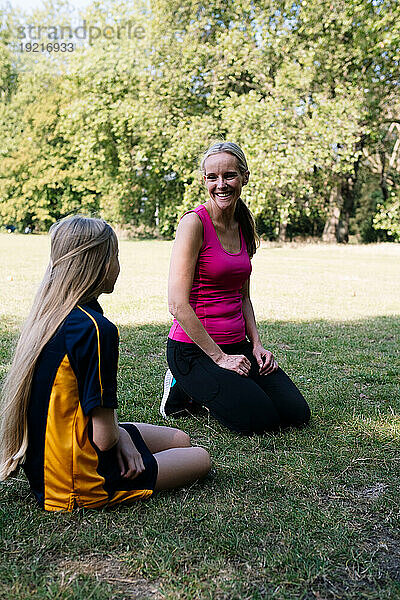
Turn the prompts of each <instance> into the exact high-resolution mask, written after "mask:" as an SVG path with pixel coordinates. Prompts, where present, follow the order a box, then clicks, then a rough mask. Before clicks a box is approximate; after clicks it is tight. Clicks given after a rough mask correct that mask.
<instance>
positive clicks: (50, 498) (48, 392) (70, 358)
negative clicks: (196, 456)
mask: <svg viewBox="0 0 400 600" xmlns="http://www.w3.org/2000/svg"><path fill="white" fill-rule="evenodd" d="M118 344H119V335H118V329H117V327H116V326H115V325H114V324H113V323H111V322H110V321H109V320H108V319H106V318H105V317H104V316H103V311H102V309H101V307H100V305H99V304H98V302H97V301H96V300H94V301H91V302H90V303H88V304H86V305H78V306H77V307H76V308H74V310H72V311H71V313H70V314H69V315H68V317H67V318H66V319H65V321H64V322H63V324H62V325H61V327H60V328H59V329H58V331H57V333H56V334H55V335H54V336H53V338H52V339H51V340H50V341H49V342H48V343H47V344H46V346H45V347H44V349H43V351H42V352H41V354H40V356H39V359H38V362H37V364H36V368H35V374H34V378H33V385H32V390H31V396H30V402H29V407H28V440H29V441H28V449H27V453H26V460H25V463H24V465H23V468H24V470H25V473H26V475H27V477H28V479H29V483H30V486H31V488H32V491H33V493H34V494H35V496H36V498H37V500H38V501H39V504H40V505H41V506H42V507H43V508H45V509H46V510H50V511H56V510H72V509H73V507H74V506H76V505H77V506H86V507H93V508H96V507H100V506H104V505H106V504H114V503H116V502H121V501H124V500H129V499H132V498H137V497H142V498H144V497H147V496H150V495H151V494H152V491H153V490H152V489H137V485H138V483H139V481H136V480H132V481H127V480H121V477H120V473H119V468H118V462H117V458H116V449H115V447H114V448H113V449H112V450H111V451H107V452H100V451H99V449H98V448H97V447H96V446H95V444H94V443H93V439H92V423H91V417H90V412H91V411H92V410H93V409H94V408H95V407H97V406H103V407H106V408H117V367H118ZM150 456H151V457H152V455H151V454H150ZM149 460H150V461H151V459H149Z"/></svg>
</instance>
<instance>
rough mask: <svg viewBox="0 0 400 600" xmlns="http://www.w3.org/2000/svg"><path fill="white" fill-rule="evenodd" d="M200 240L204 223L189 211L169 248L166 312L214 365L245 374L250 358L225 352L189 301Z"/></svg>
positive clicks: (201, 240)
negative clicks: (169, 260) (211, 335)
mask: <svg viewBox="0 0 400 600" xmlns="http://www.w3.org/2000/svg"><path fill="white" fill-rule="evenodd" d="M202 243H203V225H202V223H201V221H200V219H199V218H198V216H197V215H196V214H195V213H188V214H187V215H185V216H184V217H183V218H182V219H181V221H180V223H179V225H178V228H177V231H176V238H175V243H174V246H173V248H172V254H171V263H170V270H169V279H168V305H169V311H170V313H171V314H172V315H173V316H174V317H175V319H176V320H177V321H178V323H179V324H180V326H181V327H182V328H183V329H184V330H185V332H186V333H187V335H188V336H189V337H190V339H191V340H193V342H194V343H195V344H197V346H199V348H201V349H202V350H203V352H205V353H206V354H207V355H208V356H209V357H210V358H211V359H212V360H213V361H214V362H215V363H216V364H217V365H219V366H220V367H223V368H224V369H230V370H232V371H236V372H237V373H239V374H240V375H247V374H248V371H249V369H250V361H249V360H248V359H247V358H246V357H245V356H243V355H229V354H225V353H224V352H223V351H222V350H221V348H220V347H219V346H218V345H217V344H216V343H215V342H214V340H213V339H212V338H211V337H210V336H209V334H208V333H207V331H206V330H205V329H204V327H203V325H202V324H201V322H200V320H199V318H198V317H197V315H196V313H195V312H194V310H193V308H192V307H191V305H190V303H189V297H190V292H191V289H192V285H193V277H194V271H195V268H196V263H197V259H198V256H199V252H200V248H201V245H202Z"/></svg>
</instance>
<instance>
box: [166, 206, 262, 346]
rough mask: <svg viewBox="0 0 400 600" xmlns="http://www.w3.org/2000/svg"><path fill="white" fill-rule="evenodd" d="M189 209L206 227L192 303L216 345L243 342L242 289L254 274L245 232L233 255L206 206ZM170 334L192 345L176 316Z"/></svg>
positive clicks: (191, 293) (192, 292)
mask: <svg viewBox="0 0 400 600" xmlns="http://www.w3.org/2000/svg"><path fill="white" fill-rule="evenodd" d="M188 212H195V213H196V214H197V215H198V216H199V217H200V219H201V222H202V224H203V230H204V239H203V244H202V246H201V248H200V252H199V257H198V260H197V264H196V268H195V272H194V277H193V286H192V290H191V292H190V298H189V302H190V305H191V306H192V308H193V310H194V312H195V313H196V315H197V317H198V318H199V319H200V321H201V323H202V325H203V327H204V329H205V330H206V331H207V333H208V334H209V335H210V336H211V337H212V339H213V340H214V341H215V342H216V343H217V344H234V343H236V342H241V341H242V340H244V339H245V337H246V329H245V322H244V318H243V312H242V294H241V292H240V290H241V288H242V286H243V284H244V283H245V281H246V280H247V279H248V278H249V277H250V273H251V262H250V258H249V255H248V253H247V247H246V242H245V239H244V237H243V233H242V231H241V229H240V226H239V232H240V241H241V249H240V252H239V253H237V254H232V253H231V252H227V251H226V250H224V249H223V247H222V245H221V242H220V241H219V238H218V236H217V233H216V231H215V228H214V225H213V222H212V221H211V217H210V215H209V214H208V211H207V209H206V207H205V206H203V205H202V204H201V205H200V206H198V207H197V208H195V209H194V210H192V211H188ZM185 214H187V213H185ZM168 337H170V338H171V339H173V340H177V341H178V342H188V343H191V344H193V341H192V340H191V339H190V337H189V336H188V335H187V334H186V333H185V331H184V330H183V329H182V327H181V326H180V325H179V323H178V321H177V320H176V319H174V322H173V324H172V327H171V329H170V332H169V336H168Z"/></svg>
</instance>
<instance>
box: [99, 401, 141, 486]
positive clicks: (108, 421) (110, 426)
mask: <svg viewBox="0 0 400 600" xmlns="http://www.w3.org/2000/svg"><path fill="white" fill-rule="evenodd" d="M91 417H92V426H93V442H94V443H95V444H96V446H97V447H98V448H99V450H101V451H102V452H106V451H107V450H110V449H111V448H113V447H114V446H115V445H117V458H118V464H119V467H120V469H121V477H124V478H125V479H134V478H135V477H137V476H138V475H140V473H141V472H142V471H144V465H143V460H142V457H141V455H140V453H139V451H138V450H137V448H136V446H135V444H134V443H133V442H132V439H131V436H130V435H129V433H128V432H127V431H126V429H124V428H123V427H119V426H118V420H117V413H116V411H115V410H114V409H113V408H103V407H101V406H98V407H97V408H94V409H93V410H92V412H91Z"/></svg>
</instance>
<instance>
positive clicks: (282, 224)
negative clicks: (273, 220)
mask: <svg viewBox="0 0 400 600" xmlns="http://www.w3.org/2000/svg"><path fill="white" fill-rule="evenodd" d="M279 212H280V214H279V233H278V240H279V241H280V242H287V226H288V222H289V209H288V208H287V207H285V208H281V210H280V211H279Z"/></svg>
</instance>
